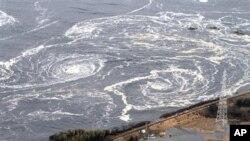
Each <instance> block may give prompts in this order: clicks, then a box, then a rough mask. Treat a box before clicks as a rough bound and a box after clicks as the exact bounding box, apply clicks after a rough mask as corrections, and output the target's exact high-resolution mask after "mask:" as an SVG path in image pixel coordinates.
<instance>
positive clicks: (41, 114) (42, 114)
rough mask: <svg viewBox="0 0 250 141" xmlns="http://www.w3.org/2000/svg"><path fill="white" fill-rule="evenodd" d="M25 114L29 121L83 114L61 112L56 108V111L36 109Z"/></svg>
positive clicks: (57, 118)
mask: <svg viewBox="0 0 250 141" xmlns="http://www.w3.org/2000/svg"><path fill="white" fill-rule="evenodd" d="M27 116H28V118H30V120H31V121H36V120H39V121H41V120H45V121H51V120H59V119H62V118H65V117H72V116H83V114H75V113H70V112H63V111H62V110H57V111H52V112H50V111H42V110H38V111H35V112H32V113H29V114H28V115H27Z"/></svg>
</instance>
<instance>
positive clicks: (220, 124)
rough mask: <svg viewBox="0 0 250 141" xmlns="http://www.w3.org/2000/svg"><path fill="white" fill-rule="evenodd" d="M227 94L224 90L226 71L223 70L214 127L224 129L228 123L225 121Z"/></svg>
mask: <svg viewBox="0 0 250 141" xmlns="http://www.w3.org/2000/svg"><path fill="white" fill-rule="evenodd" d="M227 96H228V91H227V90H226V71H225V70H224V72H223V76H222V88H221V92H220V99H219V104H218V111H217V117H216V128H217V129H223V130H224V129H225V125H227V124H228V121H227Z"/></svg>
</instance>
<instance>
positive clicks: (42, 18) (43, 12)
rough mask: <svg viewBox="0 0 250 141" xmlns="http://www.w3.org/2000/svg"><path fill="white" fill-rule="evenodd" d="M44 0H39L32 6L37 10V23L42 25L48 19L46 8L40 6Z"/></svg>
mask: <svg viewBox="0 0 250 141" xmlns="http://www.w3.org/2000/svg"><path fill="white" fill-rule="evenodd" d="M44 1H46V0H39V1H36V2H35V3H34V8H35V10H36V11H38V12H39V16H37V17H36V21H37V22H38V24H39V25H43V24H45V23H47V22H49V21H50V18H49V16H48V9H47V8H44V7H43V6H42V3H43V2H44Z"/></svg>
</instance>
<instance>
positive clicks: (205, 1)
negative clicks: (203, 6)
mask: <svg viewBox="0 0 250 141" xmlns="http://www.w3.org/2000/svg"><path fill="white" fill-rule="evenodd" d="M199 2H202V3H207V2H208V0H199Z"/></svg>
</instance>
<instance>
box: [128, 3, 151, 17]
mask: <svg viewBox="0 0 250 141" xmlns="http://www.w3.org/2000/svg"><path fill="white" fill-rule="evenodd" d="M153 2H154V0H149V2H148V4H146V5H144V6H142V7H140V8H137V9H135V10H133V11H130V12H128V13H127V14H133V13H136V12H139V11H141V10H143V9H146V8H149V7H150V6H151V5H152V3H153Z"/></svg>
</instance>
